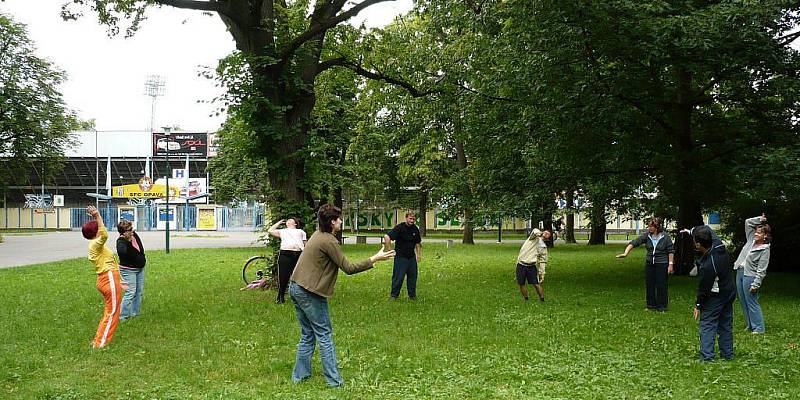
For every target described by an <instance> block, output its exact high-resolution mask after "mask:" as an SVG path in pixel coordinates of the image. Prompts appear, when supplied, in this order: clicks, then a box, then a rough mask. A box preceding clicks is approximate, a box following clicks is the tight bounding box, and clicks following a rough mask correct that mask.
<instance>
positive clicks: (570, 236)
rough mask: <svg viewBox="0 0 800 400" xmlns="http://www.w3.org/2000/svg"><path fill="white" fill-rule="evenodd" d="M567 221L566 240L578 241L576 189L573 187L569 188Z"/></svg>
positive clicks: (570, 241) (567, 241) (568, 241)
mask: <svg viewBox="0 0 800 400" xmlns="http://www.w3.org/2000/svg"><path fill="white" fill-rule="evenodd" d="M566 197H567V210H568V211H567V222H566V225H567V226H566V229H565V230H564V241H565V242H566V243H577V242H576V241H575V212H574V211H573V210H574V209H575V191H574V190H572V188H570V189H568V190H567V196H566Z"/></svg>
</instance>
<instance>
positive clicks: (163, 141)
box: [153, 132, 208, 158]
mask: <svg viewBox="0 0 800 400" xmlns="http://www.w3.org/2000/svg"><path fill="white" fill-rule="evenodd" d="M167 151H169V155H170V157H172V156H176V157H180V156H183V157H185V156H190V157H197V158H206V156H207V154H208V134H207V133H205V132H204V133H186V132H178V133H172V134H171V135H169V136H167V135H165V134H163V133H156V132H154V133H153V157H164V156H166V155H167Z"/></svg>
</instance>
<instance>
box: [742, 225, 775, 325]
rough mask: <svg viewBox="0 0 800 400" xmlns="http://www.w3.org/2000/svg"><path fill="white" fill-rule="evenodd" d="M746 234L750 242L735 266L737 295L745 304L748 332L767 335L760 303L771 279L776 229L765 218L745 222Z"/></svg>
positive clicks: (743, 309)
mask: <svg viewBox="0 0 800 400" xmlns="http://www.w3.org/2000/svg"><path fill="white" fill-rule="evenodd" d="M744 233H745V236H746V238H747V242H746V243H745V245H744V247H743V248H742V252H741V253H739V257H738V258H736V262H735V263H733V269H735V270H736V291H737V293H738V295H739V302H740V303H741V304H742V311H743V312H744V318H745V322H746V323H747V330H748V331H750V332H752V333H756V334H757V333H764V330H765V327H764V315H763V314H762V313H761V304H759V302H758V290H759V289H760V288H761V283H762V282H763V281H764V277H766V276H767V267H768V266H769V253H770V249H769V244H770V242H771V241H772V229H771V228H770V226H769V225H768V224H767V217H766V216H765V215H764V214H761V216H759V217H753V218H748V219H747V220H746V221H745V222H744Z"/></svg>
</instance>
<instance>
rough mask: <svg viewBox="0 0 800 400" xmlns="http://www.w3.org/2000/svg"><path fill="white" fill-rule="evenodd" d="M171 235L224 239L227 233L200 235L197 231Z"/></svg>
mask: <svg viewBox="0 0 800 400" xmlns="http://www.w3.org/2000/svg"><path fill="white" fill-rule="evenodd" d="M172 237H179V238H203V239H225V238H227V237H229V236H228V235H201V234H198V233H190V234H186V235H181V234H177V235H172Z"/></svg>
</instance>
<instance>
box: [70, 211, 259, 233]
mask: <svg viewBox="0 0 800 400" xmlns="http://www.w3.org/2000/svg"><path fill="white" fill-rule="evenodd" d="M171 207H174V208H175V226H176V227H175V230H178V231H192V230H196V227H197V207H195V206H193V205H190V206H188V207H186V206H185V205H177V206H171ZM135 209H136V210H135V212H136V230H138V231H154V230H156V229H157V226H158V225H157V223H158V208H157V207H155V206H150V205H144V206H136V207H135ZM98 211H99V212H100V216H102V217H103V221H105V224H106V227H107V228H108V229H109V230H112V229H115V228H116V226H117V221H118V219H119V207H116V206H111V207H100V208H98ZM70 217H71V218H70V228H71V229H73V230H78V229H81V226H83V224H84V223H86V222H87V221H90V220H91V219H92V218H91V217H90V216H89V215H87V214H86V209H85V208H72V209H70ZM263 227H264V207H263V206H255V207H236V208H229V207H219V208H217V230H220V231H257V230H260V229H262V228H263Z"/></svg>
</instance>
